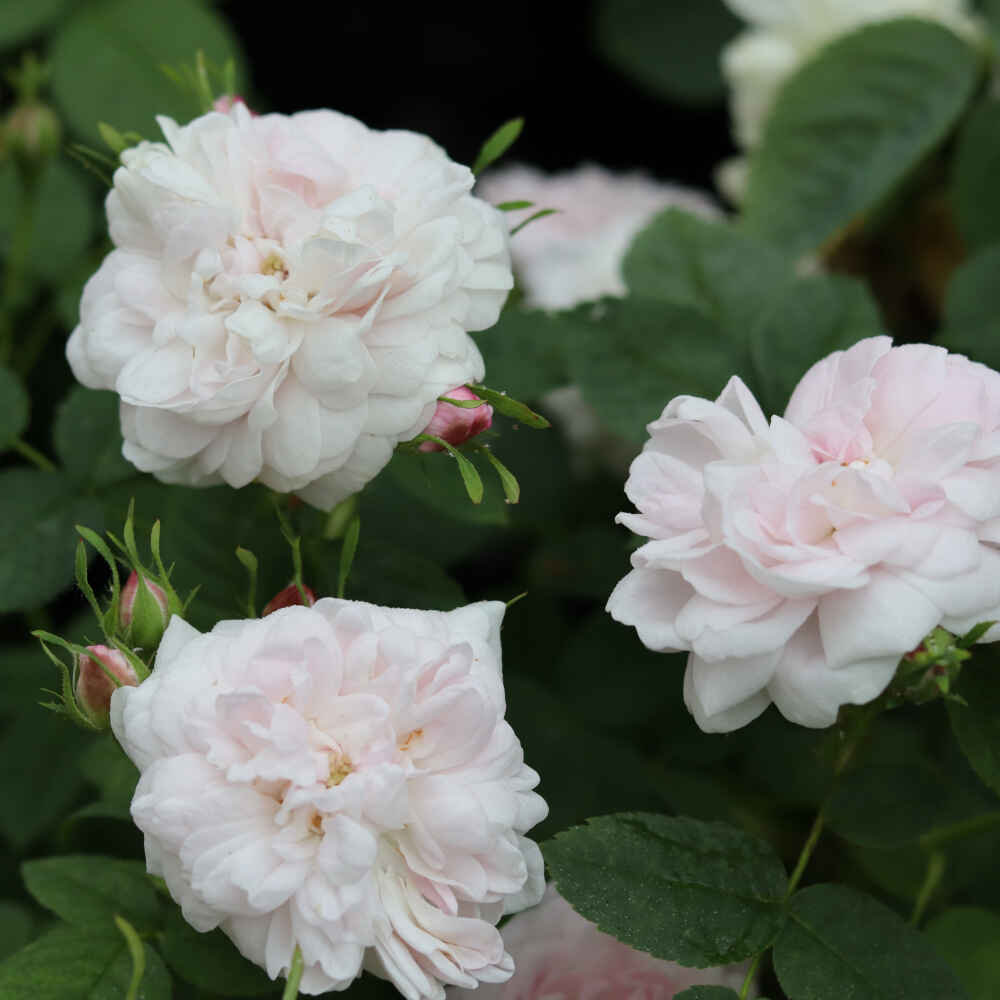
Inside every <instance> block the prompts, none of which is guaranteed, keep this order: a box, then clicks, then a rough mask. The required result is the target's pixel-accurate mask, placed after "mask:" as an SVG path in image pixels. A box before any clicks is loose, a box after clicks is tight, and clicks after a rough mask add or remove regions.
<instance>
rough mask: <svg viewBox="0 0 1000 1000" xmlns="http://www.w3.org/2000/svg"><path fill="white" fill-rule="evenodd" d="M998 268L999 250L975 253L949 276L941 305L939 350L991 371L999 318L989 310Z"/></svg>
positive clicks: (999, 356)
mask: <svg viewBox="0 0 1000 1000" xmlns="http://www.w3.org/2000/svg"><path fill="white" fill-rule="evenodd" d="M998 268H1000V246H989V247H986V248H985V249H982V250H979V251H978V252H977V253H975V254H973V255H972V256H971V257H969V258H968V259H967V260H965V261H964V262H963V263H962V264H961V265H960V266H959V267H958V268H957V269H956V271H955V273H954V275H952V278H951V282H950V284H949V285H948V290H947V292H946V293H945V301H944V329H943V330H942V332H941V334H940V335H939V336H938V338H937V342H938V343H939V344H941V346H942V347H947V348H948V350H949V351H954V352H956V353H958V354H965V355H967V356H968V357H970V358H972V359H973V360H974V361H981V362H982V363H983V364H985V365H989V366H990V367H991V368H994V369H995V368H998V367H1000V316H998V315H997V312H996V310H995V309H992V308H990V306H991V300H992V297H993V295H994V290H995V288H996V276H997V273H998Z"/></svg>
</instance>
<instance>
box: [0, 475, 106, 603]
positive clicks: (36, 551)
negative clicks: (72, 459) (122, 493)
mask: <svg viewBox="0 0 1000 1000" xmlns="http://www.w3.org/2000/svg"><path fill="white" fill-rule="evenodd" d="M0 514H2V527H0V611H18V610H22V609H28V608H38V607H41V606H42V605H43V604H45V603H47V602H48V601H49V600H51V599H52V598H53V597H55V596H56V594H58V593H59V592H60V591H61V590H63V589H64V588H65V587H67V586H69V584H70V582H71V581H72V579H73V566H74V561H73V557H74V550H75V548H76V531H75V529H74V525H76V524H77V523H78V522H81V521H82V522H84V523H89V524H95V523H96V524H97V525H100V523H101V520H100V510H99V508H98V507H97V506H96V504H95V503H94V502H93V501H91V500H89V499H88V498H86V497H80V496H79V494H78V492H77V489H76V487H75V485H74V484H73V482H72V481H71V480H69V479H68V478H67V477H65V476H63V475H61V474H60V473H57V472H41V471H40V470H38V469H25V468H12V469H4V470H3V471H0Z"/></svg>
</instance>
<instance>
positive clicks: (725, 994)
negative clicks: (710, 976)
mask: <svg viewBox="0 0 1000 1000" xmlns="http://www.w3.org/2000/svg"><path fill="white" fill-rule="evenodd" d="M674 1000H740V995H739V993H737V992H736V990H731V989H730V988H729V987H728V986H692V987H691V988H690V989H687V990H684V991H683V992H682V993H675V994H674Z"/></svg>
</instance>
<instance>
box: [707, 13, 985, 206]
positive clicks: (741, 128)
mask: <svg viewBox="0 0 1000 1000" xmlns="http://www.w3.org/2000/svg"><path fill="white" fill-rule="evenodd" d="M724 2H725V3H726V5H727V6H728V7H730V8H731V9H732V11H733V13H734V14H736V15H737V16H738V17H741V18H743V20H744V21H746V22H747V25H748V26H747V28H746V30H745V31H742V32H741V33H740V34H739V35H737V36H736V38H734V39H733V40H732V41H731V42H729V43H728V44H727V45H726V46H725V47H724V48H723V49H722V53H721V62H722V74H723V76H724V77H725V79H726V82H727V83H728V85H729V91H730V93H729V109H730V115H731V117H732V128H733V138H734V139H735V141H736V144H737V145H738V146H740V148H742V149H745V150H748V151H749V150H752V149H754V147H756V146H757V145H758V144H759V143H760V141H761V138H762V137H763V134H764V126H765V124H766V123H767V118H768V115H769V114H770V111H771V108H772V106H773V105H774V102H775V100H776V98H777V96H778V93H779V92H780V90H781V88H782V86H783V85H784V83H785V81H786V80H787V79H788V78H789V77H790V76H791V75H792V74H793V73H794V72H795V71H796V70H798V69H799V68H800V67H801V66H802V65H803V64H804V63H806V62H808V61H809V60H810V59H811V58H812V57H813V56H815V55H816V53H817V52H819V50H820V49H822V48H823V46H825V45H826V44H827V43H829V42H832V41H834V40H835V39H837V38H839V37H841V36H842V35H846V34H848V33H850V32H852V31H855V30H857V29H858V28H862V27H864V26H865V25H868V24H874V23H876V22H879V21H887V20H891V19H893V18H900V17H917V18H922V19H925V20H929V21H935V22H937V23H939V24H942V25H944V26H946V27H948V28H950V29H951V30H952V31H955V32H956V33H957V34H959V35H961V36H962V37H963V38H966V39H967V40H969V41H976V40H977V39H979V38H981V37H982V35H983V31H982V28H981V27H980V25H979V22H978V20H977V19H976V17H975V14H974V11H973V9H972V4H971V3H970V2H969V0H724ZM716 180H717V182H718V183H719V187H720V189H721V190H722V192H723V194H725V195H726V197H727V198H729V199H730V200H731V201H734V202H740V201H742V199H743V193H744V190H745V188H746V181H747V166H746V161H745V160H744V159H742V158H736V159H731V160H727V161H725V162H724V163H723V164H721V166H720V168H719V170H718V172H717V175H716Z"/></svg>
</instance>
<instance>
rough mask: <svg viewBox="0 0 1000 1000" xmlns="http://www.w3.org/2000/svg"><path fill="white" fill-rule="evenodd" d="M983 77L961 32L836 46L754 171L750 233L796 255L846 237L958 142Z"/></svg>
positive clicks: (780, 118) (782, 117) (808, 68)
mask: <svg viewBox="0 0 1000 1000" xmlns="http://www.w3.org/2000/svg"><path fill="white" fill-rule="evenodd" d="M981 69H982V66H981V61H980V57H979V55H978V53H977V52H976V51H975V50H973V49H972V48H971V47H970V46H969V45H967V44H966V43H965V42H963V41H962V40H961V39H960V38H958V37H957V36H956V35H955V34H953V33H952V32H951V31H949V30H948V29H946V28H943V27H941V26H939V25H936V24H931V23H929V22H928V21H924V20H917V19H912V18H903V19H897V20H892V21H885V22H883V23H880V24H875V25H871V26H869V27H865V28H862V29H860V30H858V31H854V32H851V33H850V34H848V35H845V36H844V37H842V38H838V39H836V40H834V41H833V42H831V43H830V44H828V45H827V46H825V47H824V48H823V49H821V50H820V52H819V54H818V55H816V56H815V58H813V59H810V60H809V61H808V62H806V63H805V64H804V65H803V66H802V68H801V69H799V70H798V71H797V72H796V73H794V74H793V75H792V76H791V77H790V78H789V79H788V81H787V82H785V83H784V84H783V86H782V88H781V90H780V91H779V93H778V97H777V100H776V102H775V105H774V108H773V109H772V111H771V112H770V115H769V117H768V119H767V124H766V127H765V132H764V139H763V142H762V144H761V145H760V146H759V147H758V148H757V150H756V151H755V153H754V155H753V157H752V158H751V162H750V178H749V183H748V187H747V196H746V203H745V215H744V219H745V224H746V226H747V228H748V229H749V230H750V231H752V232H754V233H757V234H759V235H761V236H764V237H766V238H768V239H769V240H771V241H773V242H774V243H775V244H777V245H778V246H780V247H782V248H783V249H784V250H785V251H786V252H789V253H795V254H798V253H803V252H806V251H810V250H815V249H817V248H819V247H820V246H822V245H823V244H824V243H826V242H827V241H828V240H830V239H831V238H834V237H836V236H838V235H839V234H841V233H842V232H843V231H844V230H845V229H846V227H847V226H849V225H850V224H852V223H853V222H855V220H857V219H858V218H859V217H864V216H865V215H866V214H867V213H869V212H870V211H872V209H874V208H875V207H876V206H877V205H878V204H879V203H880V202H882V201H883V200H884V199H885V198H886V197H887V196H888V195H889V194H891V193H892V192H893V190H894V189H895V188H896V187H897V186H898V185H899V183H900V182H901V181H902V180H903V179H904V178H905V177H906V176H907V174H909V173H910V171H911V170H913V169H914V167H916V166H917V165H918V164H919V163H920V162H921V161H922V160H923V159H924V157H925V156H927V155H928V154H929V153H930V152H931V151H932V150H933V149H934V148H935V147H936V146H937V145H938V144H939V143H940V142H941V141H942V140H943V139H944V138H945V137H946V136H947V134H948V133H949V131H950V130H951V129H952V128H953V127H954V125H955V124H956V122H957V121H958V119H959V117H960V115H961V114H962V112H963V110H964V109H965V106H966V104H967V103H968V101H969V99H970V97H971V96H972V93H973V91H974V89H975V87H976V85H977V83H978V81H979V78H980V74H981Z"/></svg>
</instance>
